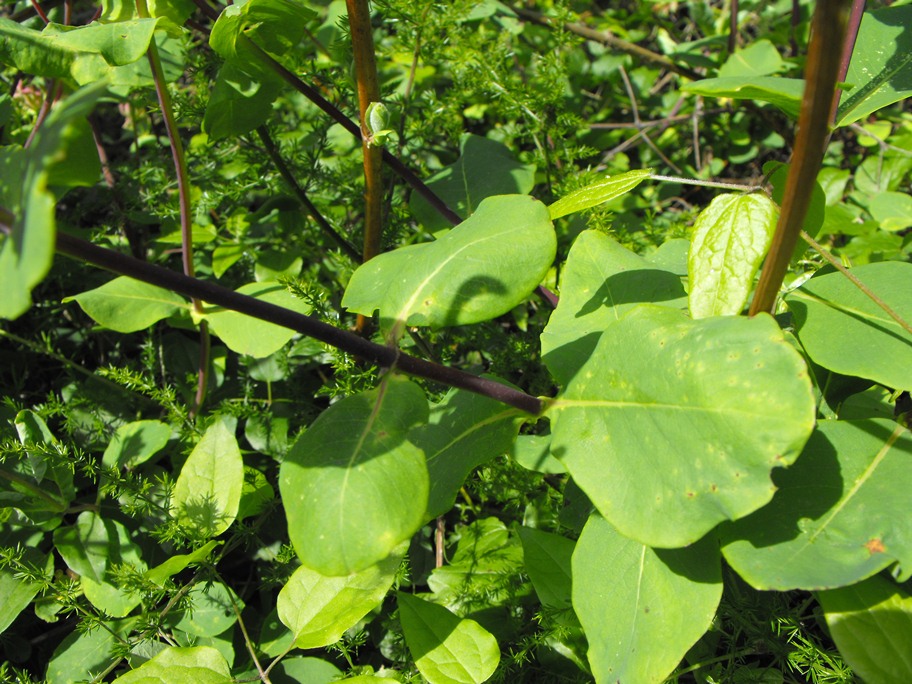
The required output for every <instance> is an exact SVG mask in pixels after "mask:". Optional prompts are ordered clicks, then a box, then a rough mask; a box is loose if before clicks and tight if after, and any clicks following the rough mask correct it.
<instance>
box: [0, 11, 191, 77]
mask: <svg viewBox="0 0 912 684" xmlns="http://www.w3.org/2000/svg"><path fill="white" fill-rule="evenodd" d="M161 21H162V20H161V19H158V18H156V19H129V20H123V21H118V22H116V23H105V24H100V23H98V22H93V23H91V24H89V25H88V26H79V27H71V26H62V25H60V24H54V23H51V24H48V25H47V26H45V28H44V30H43V31H36V30H34V29H29V28H25V27H23V26H20V25H19V24H17V23H16V22H14V21H12V20H10V19H0V38H2V40H0V62H2V63H4V64H9V65H12V66H15V67H16V68H18V69H20V70H22V71H24V72H26V73H29V74H33V75H36V76H45V77H48V78H62V79H66V80H68V81H72V82H75V83H77V84H79V85H87V84H90V83H95V82H97V81H100V80H103V79H105V78H106V77H108V76H113V75H115V73H116V70H117V67H121V66H125V65H129V64H132V63H134V62H137V61H138V60H139V59H141V58H143V57H145V55H146V51H147V50H148V49H149V44H150V43H151V42H152V37H153V34H154V33H155V31H156V30H157V29H158V28H162V27H161V26H160V22H161ZM171 30H175V31H176V28H173V27H171Z"/></svg>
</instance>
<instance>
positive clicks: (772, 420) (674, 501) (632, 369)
mask: <svg viewBox="0 0 912 684" xmlns="http://www.w3.org/2000/svg"><path fill="white" fill-rule="evenodd" d="M549 412H550V413H551V415H552V417H553V419H556V424H555V425H554V427H553V433H554V436H553V439H552V447H551V450H552V453H554V454H555V455H556V456H557V457H558V458H560V459H561V460H562V461H563V462H564V464H565V465H566V466H567V469H568V470H569V471H570V474H571V475H572V476H573V479H574V481H575V482H576V483H577V484H578V485H579V486H580V488H581V489H582V490H583V491H584V492H586V494H587V495H588V496H589V498H590V499H591V501H592V503H593V504H595V506H596V507H597V508H598V509H599V511H600V512H601V513H602V515H604V516H605V518H607V519H608V520H609V521H610V522H611V524H612V525H614V526H615V527H617V528H618V529H619V530H620V531H621V533H622V534H624V535H626V536H628V537H630V538H631V539H635V540H637V541H639V542H641V543H644V544H647V545H649V546H660V547H676V546H684V545H687V544H690V543H693V542H695V541H696V540H697V539H699V538H700V537H702V536H703V535H704V534H706V533H707V532H708V531H709V530H711V529H712V528H713V527H715V526H716V525H717V524H718V523H720V522H721V521H723V520H735V519H737V518H741V517H743V516H745V515H748V514H749V513H752V512H753V511H755V510H757V509H758V508H760V507H761V506H763V505H764V504H766V503H767V502H769V500H770V499H771V498H772V497H773V493H774V491H775V487H774V486H773V484H772V482H771V481H770V471H771V470H772V469H773V468H774V467H776V466H786V465H788V464H790V463H792V462H793V461H794V460H795V459H796V458H797V457H798V454H799V452H800V451H801V448H802V447H803V446H804V443H805V442H806V441H807V438H808V437H809V436H810V433H811V430H812V429H813V426H814V414H815V406H814V399H813V396H812V394H811V384H810V381H809V379H808V375H807V369H806V368H805V365H804V362H803V361H802V359H801V357H800V355H799V354H798V353H797V352H796V351H795V349H794V348H792V347H791V346H790V345H789V344H788V343H787V342H786V341H785V339H784V337H783V335H782V333H781V331H780V330H779V327H778V326H777V325H776V323H775V321H774V320H773V319H772V318H771V317H769V316H765V315H764V316H757V317H755V318H752V319H746V318H740V317H737V318H736V317H716V318H705V319H702V320H699V321H693V320H691V319H689V318H687V317H686V316H684V315H683V314H681V313H679V312H677V311H673V310H671V309H667V308H664V307H657V306H652V305H641V306H639V307H638V308H636V309H634V310H633V311H631V312H630V313H629V314H628V315H627V316H625V317H624V318H623V319H621V320H620V321H618V322H617V323H614V324H612V325H610V326H609V327H608V328H607V329H606V330H605V333H604V335H602V338H601V340H600V342H599V344H598V346H597V347H596V349H595V352H594V353H593V355H592V357H591V358H590V359H589V360H588V361H587V362H586V364H585V365H584V366H583V367H582V368H581V369H580V371H579V373H577V375H576V377H575V378H574V379H573V380H572V381H571V382H570V384H569V385H568V386H567V389H566V391H565V392H564V394H563V395H562V396H559V397H558V399H557V400H555V401H554V402H553V403H552V406H551V408H550V409H549Z"/></svg>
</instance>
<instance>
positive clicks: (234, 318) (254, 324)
mask: <svg viewBox="0 0 912 684" xmlns="http://www.w3.org/2000/svg"><path fill="white" fill-rule="evenodd" d="M237 292H238V293H240V294H243V295H247V296H249V297H253V298H254V299H258V300H260V301H261V302H268V303H270V304H275V305H276V306H281V307H284V308H286V309H291V310H292V311H297V312H298V313H301V314H307V313H310V305H308V304H307V303H306V302H305V301H303V300H301V299H298V298H297V297H295V296H293V295H292V294H291V293H290V292H288V290H286V289H285V288H284V287H283V286H282V285H279V284H278V283H274V282H272V283H270V282H262V283H248V284H247V285H243V286H241V287H239V288H238V289H237ZM204 315H205V318H206V320H207V321H209V325H210V327H211V328H212V332H213V333H214V334H215V335H217V336H218V337H219V338H220V339H221V340H222V342H224V343H225V346H226V347H228V348H229V349H230V350H231V351H234V352H237V353H238V354H247V355H248V356H252V357H254V358H257V359H261V358H263V357H266V356H269V355H270V354H274V353H275V352H277V351H279V349H281V348H282V347H284V346H285V344H286V343H287V342H289V341H290V340H291V338H292V337H294V336H295V334H296V333H295V331H294V330H289V329H288V328H283V327H282V326H280V325H276V324H275V323H268V322H266V321H263V320H260V319H259V318H253V317H252V316H248V315H246V314H242V313H239V312H237V311H231V310H230V309H222V308H221V307H207V308H206V310H205V314H204Z"/></svg>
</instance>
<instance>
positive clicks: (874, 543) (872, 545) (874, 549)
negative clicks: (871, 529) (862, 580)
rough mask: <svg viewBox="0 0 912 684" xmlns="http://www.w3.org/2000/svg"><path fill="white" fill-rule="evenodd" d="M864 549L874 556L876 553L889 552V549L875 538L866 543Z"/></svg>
mask: <svg viewBox="0 0 912 684" xmlns="http://www.w3.org/2000/svg"><path fill="white" fill-rule="evenodd" d="M864 547H865V548H866V549H867V550H868V553H870V554H871V555H872V556H873V555H874V554H875V553H884V552H885V551H886V550H887V547H886V546H884V544H883V541H881V540H880V539H878V538H877V537H875V538H874V539H870V540H868V541H866V542H865V544H864Z"/></svg>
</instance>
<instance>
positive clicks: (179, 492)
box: [171, 421, 244, 537]
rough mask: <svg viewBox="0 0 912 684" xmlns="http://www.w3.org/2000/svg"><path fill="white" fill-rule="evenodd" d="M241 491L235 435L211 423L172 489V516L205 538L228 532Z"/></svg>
mask: <svg viewBox="0 0 912 684" xmlns="http://www.w3.org/2000/svg"><path fill="white" fill-rule="evenodd" d="M243 487H244V461H243V458H242V457H241V451H240V449H239V448H238V444H237V440H236V439H235V438H234V434H232V433H231V431H229V430H228V428H227V427H226V426H225V423H224V422H222V421H219V422H216V423H213V425H212V426H211V427H210V428H209V429H208V430H206V433H205V434H204V435H203V438H202V439H201V440H200V441H199V443H198V444H197V445H196V447H194V449H193V451H192V452H191V453H190V456H189V457H187V460H186V462H185V463H184V466H183V467H182V468H181V472H180V475H178V477H177V482H176V483H175V485H174V495H173V497H172V500H171V513H172V515H174V516H175V517H176V518H177V520H178V522H179V523H180V524H181V525H185V526H187V527H189V528H190V529H192V530H194V531H195V533H196V534H199V535H202V536H204V537H215V536H217V535H219V534H221V533H222V532H224V531H225V530H227V529H228V528H229V527H230V526H231V523H233V522H234V518H235V516H236V515H237V510H238V504H239V502H240V500H241V491H242V490H243Z"/></svg>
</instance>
